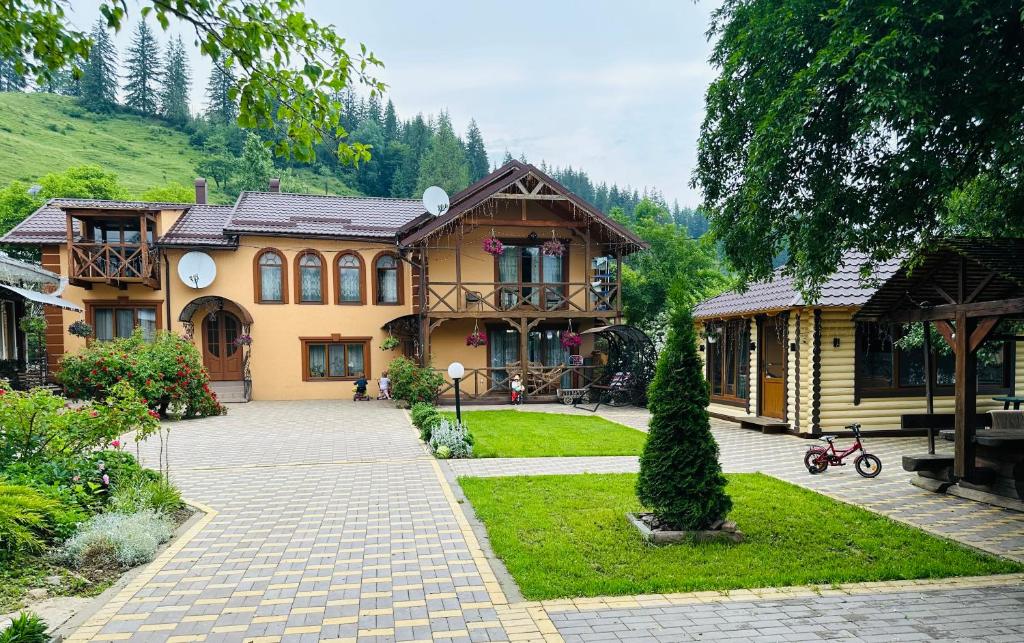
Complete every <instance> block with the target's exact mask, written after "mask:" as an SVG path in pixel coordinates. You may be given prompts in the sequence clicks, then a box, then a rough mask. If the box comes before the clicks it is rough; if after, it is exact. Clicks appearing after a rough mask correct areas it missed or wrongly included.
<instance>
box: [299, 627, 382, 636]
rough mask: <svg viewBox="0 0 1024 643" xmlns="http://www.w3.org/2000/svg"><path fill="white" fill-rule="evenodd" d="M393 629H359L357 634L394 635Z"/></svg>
mask: <svg viewBox="0 0 1024 643" xmlns="http://www.w3.org/2000/svg"><path fill="white" fill-rule="evenodd" d="M285 632H287V630H285ZM394 635H395V630H394V628H391V627H381V628H377V629H368V630H359V633H358V636H359V637H360V638H361V637H364V636H394Z"/></svg>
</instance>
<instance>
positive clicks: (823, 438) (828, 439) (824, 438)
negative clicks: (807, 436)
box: [818, 435, 836, 442]
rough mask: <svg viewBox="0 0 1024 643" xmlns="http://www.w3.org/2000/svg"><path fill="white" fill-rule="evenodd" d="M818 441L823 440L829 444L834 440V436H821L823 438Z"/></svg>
mask: <svg viewBox="0 0 1024 643" xmlns="http://www.w3.org/2000/svg"><path fill="white" fill-rule="evenodd" d="M818 439H819V440H824V441H825V442H831V441H832V440H835V439H836V436H834V435H823V436H821V437H820V438H818Z"/></svg>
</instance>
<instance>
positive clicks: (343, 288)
mask: <svg viewBox="0 0 1024 643" xmlns="http://www.w3.org/2000/svg"><path fill="white" fill-rule="evenodd" d="M338 302H339V303H342V304H361V303H363V263H362V262H361V261H360V260H359V257H357V256H356V255H354V254H344V255H341V257H340V258H339V259H338Z"/></svg>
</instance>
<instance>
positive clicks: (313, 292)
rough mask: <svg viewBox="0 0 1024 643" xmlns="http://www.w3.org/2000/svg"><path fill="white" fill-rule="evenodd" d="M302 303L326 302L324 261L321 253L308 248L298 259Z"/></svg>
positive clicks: (298, 285) (299, 290) (299, 294)
mask: <svg viewBox="0 0 1024 643" xmlns="http://www.w3.org/2000/svg"><path fill="white" fill-rule="evenodd" d="M296 264H297V267H296V272H297V274H296V278H297V279H298V284H297V289H298V296H299V303H300V304H322V303H324V262H323V259H321V258H320V254H319V253H317V252H315V251H312V250H306V251H305V252H302V253H301V254H299V256H298V257H297V259H296Z"/></svg>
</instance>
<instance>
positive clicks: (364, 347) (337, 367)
mask: <svg viewBox="0 0 1024 643" xmlns="http://www.w3.org/2000/svg"><path fill="white" fill-rule="evenodd" d="M303 345H304V349H305V351H306V372H305V378H304V379H306V380H332V379H333V380H341V379H349V380H351V379H356V378H358V377H359V376H360V375H363V376H364V377H367V378H369V367H368V363H367V355H368V354H369V345H368V342H366V341H364V340H360V341H345V340H342V341H339V342H331V341H319V340H305V341H304V342H303Z"/></svg>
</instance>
